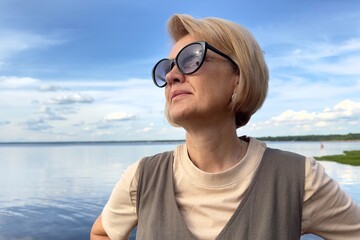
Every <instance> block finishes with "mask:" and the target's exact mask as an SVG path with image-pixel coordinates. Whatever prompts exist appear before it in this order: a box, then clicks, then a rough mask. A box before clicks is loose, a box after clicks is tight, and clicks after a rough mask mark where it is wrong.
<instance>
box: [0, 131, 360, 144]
mask: <svg viewBox="0 0 360 240" xmlns="http://www.w3.org/2000/svg"><path fill="white" fill-rule="evenodd" d="M255 138H256V139H258V140H261V141H268V142H330V141H349V142H356V141H360V133H349V134H345V135H339V134H332V135H298V136H278V137H270V136H268V137H255ZM183 142H185V140H184V139H177V140H122V141H117V140H114V141H48V142H46V141H39V142H35V141H34V142H30V141H26V142H25V141H24V142H0V145H101V144H104V145H105V144H106V145H109V144H114V145H129V144H168V143H170V144H171V143H174V144H176V143H183Z"/></svg>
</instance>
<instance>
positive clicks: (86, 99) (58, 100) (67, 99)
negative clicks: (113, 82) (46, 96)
mask: <svg viewBox="0 0 360 240" xmlns="http://www.w3.org/2000/svg"><path fill="white" fill-rule="evenodd" d="M92 102H94V98H93V97H91V96H90V95H87V94H82V93H74V94H67V95H62V96H55V97H52V98H51V99H50V100H49V101H48V102H47V103H48V104H75V103H92Z"/></svg>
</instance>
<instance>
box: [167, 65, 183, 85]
mask: <svg viewBox="0 0 360 240" xmlns="http://www.w3.org/2000/svg"><path fill="white" fill-rule="evenodd" d="M165 78H166V82H167V83H168V84H174V83H182V82H184V81H185V75H184V74H183V73H182V72H181V71H180V70H179V68H178V67H177V65H176V64H175V61H174V62H172V64H171V70H170V72H168V73H167V74H166V76H165Z"/></svg>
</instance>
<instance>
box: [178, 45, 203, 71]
mask: <svg viewBox="0 0 360 240" xmlns="http://www.w3.org/2000/svg"><path fill="white" fill-rule="evenodd" d="M203 56H204V49H203V47H202V45H201V44H199V43H195V44H191V45H189V46H187V47H186V48H184V49H183V50H182V51H181V52H180V53H179V55H178V57H177V59H176V61H177V64H178V67H179V68H180V69H181V71H182V72H183V73H185V74H191V73H193V72H195V71H197V70H198V68H199V67H200V65H201V63H202V60H203Z"/></svg>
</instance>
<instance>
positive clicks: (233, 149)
mask: <svg viewBox="0 0 360 240" xmlns="http://www.w3.org/2000/svg"><path fill="white" fill-rule="evenodd" d="M186 145H187V149H188V154H189V157H190V159H191V161H192V162H193V163H194V164H195V165H196V166H197V167H198V168H199V169H201V170H203V171H205V172H210V173H216V172H222V171H225V170H226V169H229V168H231V167H232V166H234V165H235V164H237V163H238V162H239V161H240V159H241V158H242V157H243V156H244V155H245V153H246V148H247V147H246V144H245V142H243V141H241V140H240V139H239V138H238V137H237V134H236V126H235V124H234V123H233V122H230V121H229V122H228V123H227V124H226V123H225V124H221V127H220V128H219V125H217V126H214V127H209V126H206V127H203V128H198V127H197V128H196V131H192V130H191V129H186Z"/></svg>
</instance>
